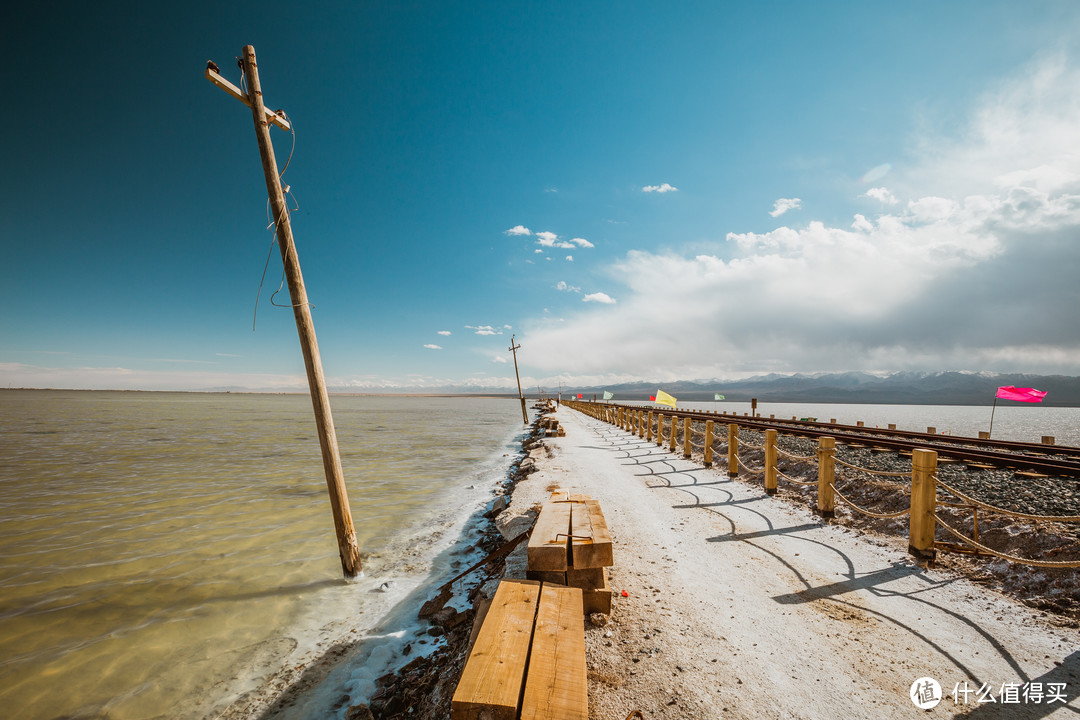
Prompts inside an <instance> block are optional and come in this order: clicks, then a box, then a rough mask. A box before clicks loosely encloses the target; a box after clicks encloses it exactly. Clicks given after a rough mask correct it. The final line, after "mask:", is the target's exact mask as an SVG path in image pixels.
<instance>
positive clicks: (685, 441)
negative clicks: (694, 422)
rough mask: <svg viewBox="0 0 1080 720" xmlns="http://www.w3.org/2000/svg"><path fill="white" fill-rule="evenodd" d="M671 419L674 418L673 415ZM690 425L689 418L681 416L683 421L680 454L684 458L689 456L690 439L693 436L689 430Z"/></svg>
mask: <svg viewBox="0 0 1080 720" xmlns="http://www.w3.org/2000/svg"><path fill="white" fill-rule="evenodd" d="M671 419H672V420H674V419H675V417H674V416H672V418H671ZM691 427H692V426H691V424H690V418H689V417H685V418H683V423H682V455H683V457H684V458H688V457H690V447H691V445H690V440H691V439H692V438H693V433H691V432H690V429H691Z"/></svg>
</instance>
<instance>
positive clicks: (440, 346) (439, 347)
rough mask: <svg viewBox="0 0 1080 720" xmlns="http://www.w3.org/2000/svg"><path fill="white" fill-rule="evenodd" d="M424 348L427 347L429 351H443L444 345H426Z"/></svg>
mask: <svg viewBox="0 0 1080 720" xmlns="http://www.w3.org/2000/svg"><path fill="white" fill-rule="evenodd" d="M424 347H426V348H427V349H428V350H442V345H433V344H428V345H425V346H424Z"/></svg>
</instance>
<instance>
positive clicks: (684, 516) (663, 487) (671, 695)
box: [512, 408, 1080, 720]
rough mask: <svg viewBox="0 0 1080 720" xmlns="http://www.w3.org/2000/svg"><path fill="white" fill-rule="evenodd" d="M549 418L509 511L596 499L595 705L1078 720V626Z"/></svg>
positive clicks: (610, 714)
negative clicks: (605, 559) (606, 609)
mask: <svg viewBox="0 0 1080 720" xmlns="http://www.w3.org/2000/svg"><path fill="white" fill-rule="evenodd" d="M557 417H558V419H559V421H560V422H561V423H562V424H563V425H564V426H565V427H566V430H567V435H566V437H563V438H548V439H547V440H545V444H546V445H547V446H548V448H549V452H548V454H549V457H544V458H540V459H539V460H538V461H537V466H538V468H539V472H536V473H535V474H533V475H531V476H530V477H529V478H528V479H527V480H525V481H523V482H522V483H521V485H520V486H519V488H518V490H516V491H515V494H514V500H513V503H512V508H513V505H514V504H518V505H520V504H523V503H529V502H531V501H533V500H535V498H537V497H541V496H543V494H544V492H545V489H546V488H547V487H550V486H552V485H558V486H560V487H563V488H566V489H569V490H571V491H577V492H584V493H588V494H590V495H592V496H593V497H595V498H596V499H598V500H599V501H600V503H601V505H602V507H603V509H604V513H605V515H606V517H607V521H608V525H609V527H610V530H611V533H612V537H613V539H614V542H615V567H614V568H612V569H611V585H612V589H613V590H614V591H615V594H616V595H618V597H617V598H616V601H615V609H614V610H613V613H612V616H611V621H610V623H609V624H608V625H607V626H606V627H592V626H588V624H587V627H588V629H587V632H586V636H587V637H586V643H587V654H588V662H589V675H590V679H589V702H590V715H591V716H592V717H594V718H604V719H606V720H616V719H617V720H622V718H625V717H626V716H627V715H628V714H629V713H630V712H631V711H633V710H641V711H642V713H643V714H644V717H645V718H646V720H651V719H652V718H912V717H917V716H922V717H954V716H963V717H967V718H982V717H1002V718H1005V717H1007V718H1044V717H1046V718H1077V717H1080V701H1078V700H1077V694H1078V692H1080V650H1078V648H1080V633H1078V632H1077V631H1076V630H1074V629H1063V628H1060V627H1055V626H1054V625H1052V624H1050V622H1049V621H1048V620H1047V619H1046V618H1045V617H1044V616H1043V615H1042V614H1041V613H1039V612H1037V611H1034V610H1031V609H1030V608H1027V607H1025V606H1023V605H1019V604H1016V603H1014V602H1012V601H1010V600H1007V599H1005V598H1003V597H1002V596H1001V595H999V594H997V593H995V592H993V591H992V590H989V589H987V588H984V587H982V586H980V585H977V584H975V583H972V582H970V581H968V580H967V579H964V578H956V577H954V576H951V575H947V574H945V573H941V572H936V571H932V570H931V571H927V570H924V569H922V568H920V567H919V566H918V565H917V564H915V563H914V562H913V561H912V559H911V558H910V557H909V556H908V555H907V553H906V552H905V548H906V539H898V540H897V541H896V542H895V543H892V542H886V541H883V540H880V539H874V538H872V537H870V536H866V535H859V534H856V533H854V532H852V531H848V530H844V529H842V528H838V527H830V526H826V525H822V523H821V521H820V520H819V519H818V518H817V517H816V516H814V515H813V514H811V513H809V512H807V511H805V510H803V509H802V508H799V507H796V506H793V505H790V504H787V503H785V502H783V501H781V500H778V499H776V498H770V497H768V496H766V495H765V494H764V492H762V491H761V489H760V485H754V484H753V483H752V482H744V481H741V480H735V481H732V480H730V479H729V478H728V477H727V473H726V469H725V468H723V467H722V465H723V464H722V463H721V467H720V468H713V469H705V468H703V467H701V465H699V464H695V463H694V462H691V461H689V460H683V459H682V458H681V456H675V455H672V454H670V453H668V452H667V451H666V450H665V449H662V448H660V447H657V446H656V445H655V443H646V442H645V441H643V440H640V439H638V438H637V437H635V436H633V435H631V434H629V433H626V432H624V431H622V430H619V429H618V428H616V427H614V426H612V425H608V424H606V423H602V422H599V421H597V420H594V419H592V418H589V417H587V416H585V415H582V414H580V413H577V412H574V411H572V410H569V409H567V408H562V409H560V410H559V411H558V414H557ZM623 590H625V591H626V592H627V594H628V597H621V595H620V593H621V591H623ZM923 677H930V678H933V679H935V680H936V681H937V682H938V683H939V684H940V686H941V687H942V691H941V692H942V694H943V695H944V699H943V700H942V701H941V702H940V703H939V704H938V705H937V706H936V707H935V708H933V709H932V710H929V711H925V712H924V711H922V710H919V709H918V708H916V706H915V705H914V704H913V702H912V700H911V699H910V698H909V691H910V689H911V686H912V684H913V683H914V682H915V681H916V679H918V678H923ZM965 683H966V685H965ZM957 686H959V691H960V694H959V697H957V698H954V697H953V692H954V688H956V687H957ZM1003 686H1004V687H1003ZM965 687H966V688H967V689H969V690H970V693H969V694H967V695H966V696H965V695H964V690H965ZM1025 692H1026V694H1025ZM1040 692H1041V697H1040V696H1039V695H1038V693H1040ZM988 693H989V694H988ZM1013 693H1015V698H1014V697H1013ZM1062 695H1063V696H1064V698H1063V699H1064V700H1065V702H1062V697H1061V696H1062ZM990 696H992V697H993V699H994V700H996V701H997V702H994V703H990V702H988V699H989V697H990ZM980 699H981V700H982V701H981V702H980ZM1013 700H1015V702H1012V701H1013Z"/></svg>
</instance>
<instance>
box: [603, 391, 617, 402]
mask: <svg viewBox="0 0 1080 720" xmlns="http://www.w3.org/2000/svg"><path fill="white" fill-rule="evenodd" d="M613 397H615V396H614V395H613V394H611V393H609V392H608V391H607V390H605V391H604V399H605V400H610V399H611V398H613Z"/></svg>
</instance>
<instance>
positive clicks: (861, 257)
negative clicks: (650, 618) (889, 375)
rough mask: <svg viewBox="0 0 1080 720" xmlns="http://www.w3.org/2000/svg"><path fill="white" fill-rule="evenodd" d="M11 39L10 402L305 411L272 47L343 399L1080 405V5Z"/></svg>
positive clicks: (255, 22)
mask: <svg viewBox="0 0 1080 720" xmlns="http://www.w3.org/2000/svg"><path fill="white" fill-rule="evenodd" d="M24 5H25V6H24V7H20V8H19V9H17V10H15V11H9V14H8V18H7V19H6V21H5V23H4V29H3V31H2V32H3V43H2V45H0V53H3V56H4V65H3V67H4V71H3V80H2V83H3V84H2V90H3V96H4V106H5V107H6V108H7V112H6V113H5V124H6V126H7V136H8V138H9V144H8V147H7V148H6V151H5V153H4V162H3V167H4V172H3V173H2V174H0V183H2V186H0V190H2V192H0V209H2V212H0V237H2V242H3V249H4V256H5V259H4V262H3V263H2V264H0V280H2V287H3V292H4V298H5V300H6V302H5V305H6V307H7V312H5V313H3V315H2V316H0V386H7V387H86V388H136V389H208V388H223V387H231V388H249V389H289V388H296V389H299V388H303V387H304V383H305V381H304V375H303V364H302V359H301V356H300V351H299V347H298V344H297V338H296V332H295V327H294V324H293V318H292V312H291V310H289V309H288V308H278V307H272V305H271V303H270V294H271V292H272V291H273V290H274V289H276V288H277V287H278V284H279V282H280V280H281V271H280V267H281V265H280V258H279V256H278V254H277V251H276V249H275V250H274V253H273V255H272V257H271V263H270V269H269V271H268V272H267V277H266V280H265V283H264V286H263V291H262V295H261V299H260V301H259V306H258V316H257V320H256V324H255V330H254V332H253V331H252V320H253V312H254V307H255V301H256V296H257V293H258V290H259V281H260V276H261V274H262V270H263V264H264V262H265V259H266V256H267V252H268V251H269V250H270V249H271V243H272V242H273V233H272V231H271V230H267V229H266V226H267V224H268V221H267V218H266V194H265V185H264V181H263V178H262V174H261V168H260V165H259V157H258V151H257V147H256V145H255V138H254V134H253V130H252V122H251V115H250V112H249V111H248V110H247V108H245V107H243V106H242V105H241V104H240V103H239V102H237V101H236V100H234V99H232V98H230V97H228V96H227V95H225V93H223V92H222V91H220V90H218V89H217V88H215V87H213V86H212V85H210V83H208V82H207V81H206V79H205V78H204V77H203V69H204V67H205V64H206V61H207V60H214V61H215V62H216V63H217V64H218V65H219V66H220V67H221V69H222V72H223V74H224V75H225V76H226V77H227V78H229V79H230V80H232V81H233V82H237V83H238V82H239V77H240V70H239V69H238V68H237V67H236V62H235V58H236V56H238V55H239V54H240V52H241V48H242V47H243V46H244V45H245V44H248V43H250V44H253V45H254V46H255V50H256V53H257V55H258V61H259V67H260V73H261V79H262V85H263V90H264V95H265V97H266V100H267V102H268V104H269V105H270V106H271V107H273V108H278V107H280V108H284V109H285V110H286V111H287V113H288V114H289V116H290V117H291V119H292V120H293V122H294V125H295V130H296V141H295V142H296V144H295V152H294V153H293V156H292V160H291V164H290V165H289V168H288V171H287V172H286V174H285V176H284V180H283V182H285V183H287V184H288V185H289V186H290V188H291V190H292V193H293V196H294V198H295V202H296V203H297V204H298V206H299V209H297V210H296V211H295V212H293V214H292V222H293V228H294V232H295V235H296V239H297V246H298V252H299V256H300V260H301V264H302V266H303V271H304V276H305V280H306V282H307V286H308V292H309V297H310V300H311V301H312V303H313V304H314V309H313V316H314V320H315V327H316V331H317V333H318V336H319V342H320V347H321V351H322V356H323V363H324V366H325V370H326V375H327V377H328V379H329V381H330V383H331V384H332V385H334V386H336V387H340V388H351V389H355V390H357V391H363V390H378V389H395V388H413V389H424V388H429V389H430V388H444V387H450V386H453V387H459V388H470V387H503V388H509V387H511V386H512V385H513V382H514V379H513V378H514V374H513V365H512V361H511V358H510V354H509V352H508V350H507V348H508V347H509V345H510V338H511V336H512V335H516V337H517V341H518V342H519V343H521V345H522V349H521V351H519V358H520V360H521V362H522V367H521V372H522V377H523V382H524V383H525V384H526V385H528V386H535V385H538V384H539V385H543V386H546V387H551V386H554V385H557V384H558V383H559V382H560V381H561V382H564V383H566V384H568V385H582V384H607V383H614V382H619V381H627V380H637V379H645V380H657V381H665V380H672V379H707V378H731V379H734V378H738V377H744V376H748V375H753V374H758V373H765V372H828V371H847V370H868V371H880V372H887V371H895V370H929V371H938V370H970V371H1001V372H1039V373H1042V372H1048V373H1063V374H1070V375H1077V374H1080V340H1078V338H1080V320H1078V319H1077V313H1076V311H1075V308H1076V307H1077V305H1078V302H1077V301H1078V300H1080V283H1078V282H1077V280H1076V278H1077V274H1076V271H1077V267H1078V266H1080V265H1078V262H1077V261H1078V260H1080V240H1078V238H1080V233H1078V231H1080V142H1078V141H1080V55H1078V54H1077V48H1076V45H1075V38H1076V37H1080V32H1078V31H1080V5H1077V4H1076V3H1074V2H1068V1H1065V0H1061V1H1038V0H1036V1H1034V2H1027V3H1015V2H994V1H986V0H982V1H979V2H950V3H939V2H909V3H866V2H835V3H805V2H754V3H750V2H745V3H732V2H701V3H660V2H626V3H614V4H612V3H580V2H573V3H571V2H544V3H532V2H522V3H505V2H489V3H480V2H468V3H455V2H438V3H436V2H431V3H370V2H364V3H278V2H265V3H258V4H248V3H228V4H205V5H203V4H199V3H176V4H169V5H167V6H165V5H162V6H160V7H159V6H158V5H159V4H155V3H138V4H135V3H131V4H101V5H90V4H85V3H79V4H74V3H71V4H68V3H61V4H60V5H59V6H57V5H48V6H45V5H42V4H39V3H38V4H29V3H27V4H24ZM43 8H44V9H43ZM272 134H273V138H274V142H275V147H276V151H277V155H278V158H279V163H283V162H284V160H285V158H287V157H288V156H289V150H290V147H291V145H292V136H291V135H290V134H289V133H286V132H283V131H281V130H277V129H275V130H274V131H273V133H272ZM277 301H278V302H284V303H287V302H288V300H287V299H285V297H284V293H283V294H282V295H279V296H278V297H277Z"/></svg>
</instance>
